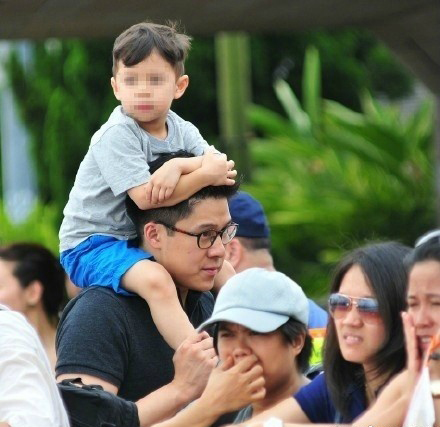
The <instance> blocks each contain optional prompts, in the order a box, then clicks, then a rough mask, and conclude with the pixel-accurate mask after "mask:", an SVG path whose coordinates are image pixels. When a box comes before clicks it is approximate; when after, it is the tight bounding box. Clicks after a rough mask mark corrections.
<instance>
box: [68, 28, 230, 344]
mask: <svg viewBox="0 0 440 427" xmlns="http://www.w3.org/2000/svg"><path fill="white" fill-rule="evenodd" d="M189 47H190V38H189V37H188V36H186V35H184V34H179V33H178V32H177V31H176V30H175V29H174V28H173V27H169V26H164V25H158V24H152V23H140V24H137V25H134V26H132V27H130V28H129V29H127V30H126V31H124V32H123V33H122V34H121V35H120V36H119V37H118V38H117V39H116V41H115V44H114V47H113V77H112V78H111V85H112V88H113V92H114V94H115V97H116V99H118V100H119V101H120V102H121V105H120V106H118V107H116V108H115V110H114V111H113V113H112V114H111V115H110V117H109V119H108V121H107V122H106V123H104V125H103V126H102V127H101V128H100V129H99V130H98V131H97V132H96V133H95V134H94V135H93V137H92V140H91V144H90V147H89V150H88V152H87V154H86V156H85V158H84V160H83V161H82V163H81V165H80V167H79V170H78V173H77V176H76V179H75V184H74V186H73V189H72V191H71V193H70V196H69V201H68V203H67V205H66V207H65V209H64V220H63V222H62V225H61V229H60V252H61V263H62V264H63V266H64V268H65V270H66V271H67V273H68V275H69V277H70V279H71V280H72V282H73V283H75V284H76V285H77V286H80V287H85V286H92V285H102V286H108V287H112V288H113V289H114V290H115V291H116V292H118V293H121V294H128V295H129V294H130V293H129V292H127V291H130V292H135V293H137V294H138V295H140V296H141V297H142V298H144V299H145V300H146V301H147V302H148V304H149V307H150V310H151V314H152V316H153V320H154V322H155V324H156V326H157V328H158V330H159V331H160V333H161V334H162V336H163V337H164V339H165V340H166V341H167V343H168V344H169V345H170V346H171V347H173V348H174V349H175V348H177V347H178V345H179V344H180V343H181V342H182V341H183V340H184V339H185V338H186V337H187V336H189V335H190V334H191V333H193V331H194V328H193V327H192V326H191V324H190V322H189V320H188V318H187V316H186V314H185V313H184V311H183V310H182V307H181V305H180V303H179V300H178V297H177V291H176V287H175V285H174V283H173V281H172V279H171V276H170V275H169V274H168V272H167V271H166V270H165V269H164V268H163V267H162V266H161V265H159V264H157V263H155V262H154V261H151V255H150V254H148V253H146V252H144V251H142V250H140V249H137V248H135V247H134V245H133V243H132V241H131V240H132V239H134V238H135V237H136V231H135V229H134V226H133V224H132V223H131V221H130V220H129V218H128V216H127V213H126V210H125V197H126V195H127V194H128V196H129V197H130V198H131V199H132V200H133V201H134V202H135V203H136V205H137V206H138V207H139V208H141V209H151V208H154V207H159V206H171V205H174V204H176V203H178V202H180V201H182V200H184V199H186V198H188V197H189V196H191V195H192V194H193V193H195V192H196V191H198V190H199V189H201V188H203V187H205V186H207V185H233V184H234V183H235V181H234V178H235V176H236V171H235V170H233V167H234V162H233V161H232V160H229V161H228V160H227V159H226V156H225V155H224V154H220V153H218V152H216V151H215V150H214V149H212V148H210V147H209V145H208V143H207V142H206V141H205V140H204V139H203V138H202V136H201V135H200V133H199V131H198V130H197V128H196V127H195V126H193V125H192V124H191V123H189V122H187V121H184V120H183V119H181V118H180V117H179V116H178V115H177V114H175V113H173V112H172V111H171V110H170V107H171V103H172V101H173V100H174V99H178V98H180V97H181V96H182V95H183V94H184V92H185V90H186V88H187V86H188V81H189V80H188V76H187V75H185V74H184V61H185V58H186V55H187V51H188V49H189ZM178 150H185V151H188V152H190V153H193V154H194V155H195V156H197V157H193V158H176V159H173V160H171V161H169V162H167V163H166V164H164V165H163V166H162V167H161V168H160V169H158V170H157V171H156V172H155V173H154V174H153V175H151V176H150V173H149V167H148V162H150V161H152V160H154V159H156V158H157V157H158V156H159V154H161V153H167V152H174V151H178ZM226 268H228V266H227V267H226ZM230 268H231V269H232V267H230ZM223 274H224V273H223Z"/></svg>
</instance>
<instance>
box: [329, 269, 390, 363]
mask: <svg viewBox="0 0 440 427" xmlns="http://www.w3.org/2000/svg"><path fill="white" fill-rule="evenodd" d="M338 292H339V293H341V294H344V295H347V296H350V297H354V298H375V297H376V296H375V294H374V293H373V291H372V290H371V288H370V287H369V285H368V283H367V281H366V280H365V277H364V274H363V272H362V270H361V268H360V267H359V266H358V265H354V266H353V267H351V268H350V269H349V270H348V271H347V273H345V276H344V277H343V279H342V281H341V285H340V287H339V291H338ZM354 305H355V304H352V307H351V310H350V311H347V312H346V313H344V314H343V315H342V316H341V317H339V316H338V318H335V319H334V322H335V327H336V334H337V337H338V342H339V347H340V349H341V353H342V356H343V357H344V359H345V360H347V361H349V362H353V363H359V364H362V365H363V366H364V368H365V369H366V370H369V369H375V366H370V364H371V361H372V359H373V357H374V356H375V355H376V353H377V352H378V351H379V349H380V348H381V347H382V345H383V343H384V341H385V337H386V331H385V325H384V323H383V321H382V319H381V318H380V317H378V318H377V319H375V320H372V319H370V318H366V317H365V316H362V313H360V312H359V311H358V309H357V307H355V306H354Z"/></svg>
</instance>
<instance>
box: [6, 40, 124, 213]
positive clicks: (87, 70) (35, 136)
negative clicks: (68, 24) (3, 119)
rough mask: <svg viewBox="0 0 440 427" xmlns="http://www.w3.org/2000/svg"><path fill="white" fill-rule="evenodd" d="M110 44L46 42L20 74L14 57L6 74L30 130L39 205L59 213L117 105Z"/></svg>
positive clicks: (19, 64) (40, 46)
mask: <svg viewBox="0 0 440 427" xmlns="http://www.w3.org/2000/svg"><path fill="white" fill-rule="evenodd" d="M109 52H111V43H108V42H107V43H103V42H102V41H99V42H98V41H93V42H87V43H85V42H80V41H66V42H59V41H58V40H48V41H46V42H44V43H43V42H41V43H37V44H36V46H35V57H34V63H33V64H32V66H31V67H30V69H25V68H24V67H23V66H22V64H21V63H20V62H19V61H18V59H17V57H16V56H15V55H12V56H11V58H10V61H9V63H8V71H9V73H8V75H9V77H10V81H11V84H12V87H13V89H14V92H15V94H16V95H17V98H18V105H19V110H20V113H21V115H22V119H23V121H24V123H26V126H27V127H28V128H29V129H30V134H31V139H32V151H33V157H34V160H35V163H36V170H37V175H38V184H39V193H40V197H41V200H42V202H43V203H48V202H52V203H53V204H54V205H55V206H58V209H59V214H58V218H60V214H61V209H62V207H63V206H64V204H65V203H66V201H67V196H68V193H69V191H70V188H71V186H72V184H73V181H74V177H75V174H76V171H77V169H78V166H79V163H80V162H81V160H82V158H83V157H84V154H85V153H86V151H87V148H88V145H89V142H90V138H91V136H92V135H93V133H94V132H95V131H96V130H97V129H98V128H99V126H100V125H101V124H102V123H103V122H104V121H105V120H106V118H107V117H108V115H109V113H110V111H111V109H112V108H114V106H115V105H116V101H115V100H114V97H113V94H112V92H111V90H110V84H109V82H110V77H111V55H110V53H109Z"/></svg>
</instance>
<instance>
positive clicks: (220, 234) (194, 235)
mask: <svg viewBox="0 0 440 427" xmlns="http://www.w3.org/2000/svg"><path fill="white" fill-rule="evenodd" d="M155 222H156V224H160V225H163V226H164V227H166V228H168V229H169V230H172V231H177V232H178V233H183V234H186V235H187V236H192V237H197V246H198V247H199V248H200V249H209V248H210V247H212V246H213V245H214V242H215V241H216V240H217V237H218V236H220V240H221V242H222V243H223V244H224V245H227V244H228V243H229V242H230V241H231V240H232V239H233V238H234V237H235V234H236V233H237V229H238V224H237V223H235V222H230V223H229V224H228V225H227V226H226V227H224V228H222V229H221V230H220V231H217V230H214V229H210V230H205V231H202V232H201V233H190V232H189V231H185V230H182V229H180V228H177V227H175V226H174V225H170V224H167V223H165V222H163V221H155ZM232 226H233V227H235V230H234V232H233V233H231V234H232V237H231V236H230V234H225V232H226V230H227V229H228V228H229V227H232ZM210 232H214V233H215V236H214V235H213V236H212V237H211V244H210V245H209V246H207V247H206V248H204V247H201V246H200V238H201V237H202V236H203V234H205V233H210ZM224 235H226V236H228V237H230V239H229V240H228V241H227V242H224V241H223V236H224Z"/></svg>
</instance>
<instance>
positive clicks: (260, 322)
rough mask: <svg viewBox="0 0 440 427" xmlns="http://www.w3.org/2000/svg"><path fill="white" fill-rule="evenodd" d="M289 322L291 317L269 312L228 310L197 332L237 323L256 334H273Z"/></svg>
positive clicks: (212, 318) (247, 309)
mask: <svg viewBox="0 0 440 427" xmlns="http://www.w3.org/2000/svg"><path fill="white" fill-rule="evenodd" d="M288 320H289V316H286V315H284V314H276V313H270V312H267V311H257V310H251V309H249V308H241V307H236V308H228V309H226V310H223V311H221V312H218V313H214V314H213V316H212V317H210V318H209V319H208V320H206V321H205V322H203V323H202V324H201V325H200V326H199V327H198V328H197V330H199V331H200V330H202V329H204V328H206V327H207V326H209V325H212V324H213V323H217V322H230V323H237V324H239V325H242V326H244V327H246V328H248V329H251V330H252V331H255V332H261V333H267V332H273V331H274V330H275V329H277V328H279V327H280V326H281V325H283V324H284V323H286V322H287V321H288Z"/></svg>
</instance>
